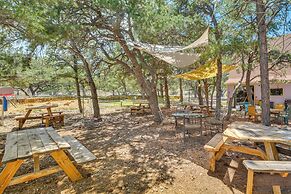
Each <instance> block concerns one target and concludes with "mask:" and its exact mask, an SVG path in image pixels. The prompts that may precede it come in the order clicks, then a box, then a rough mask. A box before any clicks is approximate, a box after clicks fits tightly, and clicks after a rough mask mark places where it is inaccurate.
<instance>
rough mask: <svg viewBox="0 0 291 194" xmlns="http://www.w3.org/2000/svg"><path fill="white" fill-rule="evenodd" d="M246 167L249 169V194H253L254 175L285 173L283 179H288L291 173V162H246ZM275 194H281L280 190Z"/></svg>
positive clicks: (275, 191)
mask: <svg viewBox="0 0 291 194" xmlns="http://www.w3.org/2000/svg"><path fill="white" fill-rule="evenodd" d="M243 164H244V166H245V167H246V168H247V169H248V180H247V192H246V193H247V194H251V193H253V184H254V173H255V172H260V173H281V174H282V173H283V174H282V175H283V177H286V176H287V175H288V173H291V161H255V160H244V161H243ZM275 188H276V187H275ZM273 190H274V193H281V192H280V189H279V190H278V187H277V189H274V187H273Z"/></svg>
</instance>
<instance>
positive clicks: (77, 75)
mask: <svg viewBox="0 0 291 194" xmlns="http://www.w3.org/2000/svg"><path fill="white" fill-rule="evenodd" d="M73 70H74V73H75V76H74V78H75V85H76V93H77V100H78V107H79V112H80V113H82V112H83V107H82V100H81V91H80V83H79V73H78V65H77V58H76V57H75V56H74V66H73Z"/></svg>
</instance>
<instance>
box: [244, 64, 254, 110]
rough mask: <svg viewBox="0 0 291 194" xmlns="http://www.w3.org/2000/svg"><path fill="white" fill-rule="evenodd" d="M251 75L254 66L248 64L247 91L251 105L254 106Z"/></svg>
mask: <svg viewBox="0 0 291 194" xmlns="http://www.w3.org/2000/svg"><path fill="white" fill-rule="evenodd" d="M251 73H252V66H251V64H248V66H247V72H246V90H247V97H248V102H249V103H250V104H252V105H253V104H254V101H253V97H252V96H253V91H252V88H251Z"/></svg>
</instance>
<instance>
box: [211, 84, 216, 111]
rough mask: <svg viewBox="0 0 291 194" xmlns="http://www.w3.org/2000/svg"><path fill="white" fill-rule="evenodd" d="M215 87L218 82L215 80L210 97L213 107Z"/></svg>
mask: <svg viewBox="0 0 291 194" xmlns="http://www.w3.org/2000/svg"><path fill="white" fill-rule="evenodd" d="M215 88H216V82H215V80H214V83H213V88H212V91H211V97H210V107H211V108H213V97H214V92H215Z"/></svg>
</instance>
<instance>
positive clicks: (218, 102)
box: [215, 57, 222, 120]
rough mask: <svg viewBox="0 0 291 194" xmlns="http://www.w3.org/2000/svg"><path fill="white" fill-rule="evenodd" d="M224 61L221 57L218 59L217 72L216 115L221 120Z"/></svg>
mask: <svg viewBox="0 0 291 194" xmlns="http://www.w3.org/2000/svg"><path fill="white" fill-rule="evenodd" d="M221 82H222V63H221V59H220V57H219V58H218V59H217V74H216V109H215V117H216V119H218V120H220V113H221V95H222V88H221Z"/></svg>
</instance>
